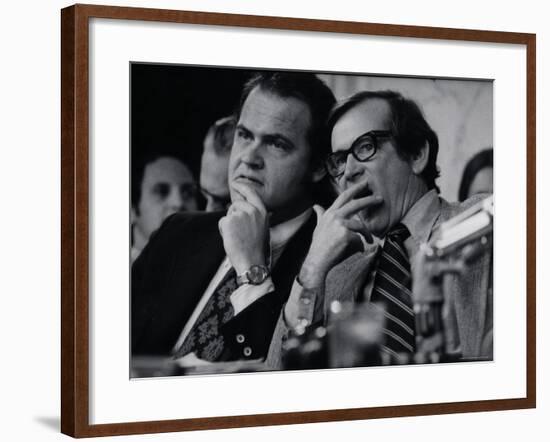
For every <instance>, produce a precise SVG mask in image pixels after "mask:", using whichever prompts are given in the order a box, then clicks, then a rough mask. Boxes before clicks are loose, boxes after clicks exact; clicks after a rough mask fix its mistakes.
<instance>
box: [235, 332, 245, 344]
mask: <svg viewBox="0 0 550 442" xmlns="http://www.w3.org/2000/svg"><path fill="white" fill-rule="evenodd" d="M235 338H236V339H237V342H238V343H239V344H242V343H243V342H244V335H243V334H241V333H239V334H238V335H237V336H235Z"/></svg>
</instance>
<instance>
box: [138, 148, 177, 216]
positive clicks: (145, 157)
mask: <svg viewBox="0 0 550 442" xmlns="http://www.w3.org/2000/svg"><path fill="white" fill-rule="evenodd" d="M159 158H173V159H175V160H177V161H179V162H181V163H183V164H186V163H185V161H184V160H183V159H182V158H180V157H179V156H177V155H174V154H170V153H164V152H149V153H145V154H142V155H135V156H134V155H132V170H131V185H132V188H131V198H132V207H133V208H134V210H135V211H136V212H137V214H138V215H139V201H140V199H141V185H142V181H143V176H144V175H145V168H146V167H147V165H148V164H151V163H154V162H155V161H156V160H158V159H159Z"/></svg>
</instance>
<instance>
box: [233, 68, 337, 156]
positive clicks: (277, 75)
mask: <svg viewBox="0 0 550 442" xmlns="http://www.w3.org/2000/svg"><path fill="white" fill-rule="evenodd" d="M256 87H259V88H260V89H261V90H263V91H265V92H270V93H272V94H275V95H278V96H280V97H283V98H286V97H294V98H297V99H299V100H301V101H303V102H304V103H305V104H307V106H308V107H309V111H310V112H311V127H310V128H309V131H308V133H307V140H308V142H309V145H310V146H311V149H312V151H311V154H312V155H311V156H312V160H313V162H314V164H323V163H324V161H325V158H326V157H327V156H328V154H329V153H330V138H329V132H328V131H327V128H326V121H327V118H328V115H329V113H330V110H331V108H332V106H333V105H334V103H335V102H336V100H335V99H334V95H333V93H332V91H331V90H330V88H329V87H328V86H327V85H326V84H325V83H324V82H323V81H322V80H321V79H320V78H319V77H317V76H316V75H315V74H312V73H308V72H272V71H262V72H258V73H255V74H253V75H252V77H251V78H250V79H249V80H248V81H247V82H246V84H245V85H244V88H243V92H242V94H241V100H240V104H239V111H238V113H237V114H238V115H239V116H240V113H241V110H242V108H243V106H244V103H245V101H246V99H247V98H248V95H250V92H252V90H253V89H255V88H256Z"/></svg>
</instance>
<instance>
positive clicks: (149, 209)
mask: <svg viewBox="0 0 550 442" xmlns="http://www.w3.org/2000/svg"><path fill="white" fill-rule="evenodd" d="M196 192H197V187H196V183H195V179H194V178H193V174H192V173H191V171H190V170H189V167H187V165H186V164H185V163H184V162H183V161H181V160H180V159H178V158H176V157H174V156H169V155H164V154H151V155H147V156H144V157H140V158H137V159H136V161H135V163H134V167H133V170H132V191H131V193H132V208H131V224H132V230H131V232H132V248H131V254H130V255H131V260H132V263H133V262H134V261H135V259H136V258H137V257H138V256H139V255H140V253H141V251H142V250H143V248H144V247H145V246H146V245H147V242H148V241H149V238H150V236H151V234H152V233H153V232H154V231H155V230H157V229H158V228H159V227H160V225H161V224H162V222H163V221H164V220H165V219H166V218H167V217H168V216H170V215H172V214H174V213H176V212H182V211H187V210H197V198H196V195H197V194H196Z"/></svg>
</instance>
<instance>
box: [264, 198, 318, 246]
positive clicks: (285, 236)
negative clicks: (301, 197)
mask: <svg viewBox="0 0 550 442" xmlns="http://www.w3.org/2000/svg"><path fill="white" fill-rule="evenodd" d="M311 211H312V209H311V207H310V208H308V209H306V210H305V211H303V212H302V213H300V214H299V215H298V216H296V217H294V218H292V219H289V220H287V221H285V222H282V223H280V224H277V225H276V226H274V227H272V228H270V229H269V237H270V245H271V250H272V251H275V250H277V249H279V248H281V247H283V246H284V245H285V244H286V243H287V242H288V240H289V239H290V238H291V237H292V236H293V235H294V234H295V233H296V232H297V231H298V229H299V228H300V227H302V225H303V224H304V223H305V222H306V220H307V219H308V218H309V216H310V215H311Z"/></svg>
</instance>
